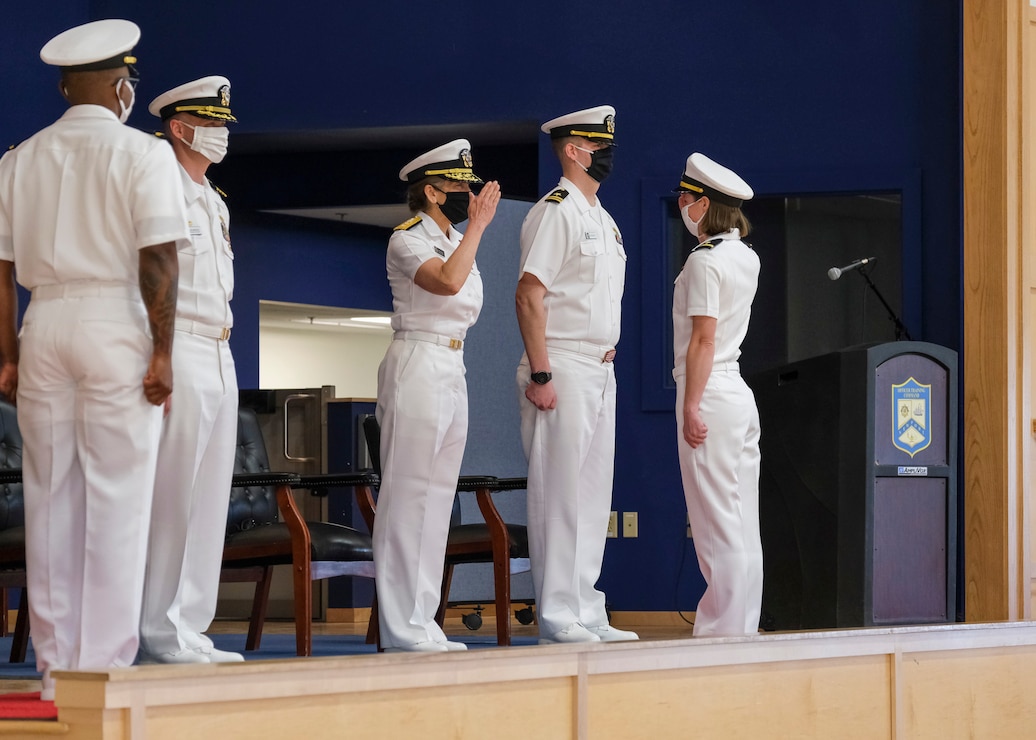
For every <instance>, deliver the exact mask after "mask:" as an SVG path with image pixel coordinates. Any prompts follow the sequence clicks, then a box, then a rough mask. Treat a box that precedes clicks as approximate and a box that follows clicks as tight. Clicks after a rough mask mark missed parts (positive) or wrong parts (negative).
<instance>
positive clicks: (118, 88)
mask: <svg viewBox="0 0 1036 740" xmlns="http://www.w3.org/2000/svg"><path fill="white" fill-rule="evenodd" d="M125 82H126V78H125V77H120V78H119V81H118V82H116V83H115V96H116V97H117V98H118V99H119V122H120V123H126V121H128V120H129V117H130V112H131V111H132V110H133V104H134V103H135V102H137V91H136V90H135V89H134V87H133V85H130V102H129V105H126V104H125V103H123V102H122V85H123V83H125Z"/></svg>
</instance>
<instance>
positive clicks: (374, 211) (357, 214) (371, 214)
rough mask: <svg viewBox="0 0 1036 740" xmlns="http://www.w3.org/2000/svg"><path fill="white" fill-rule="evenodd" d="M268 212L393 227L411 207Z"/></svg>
mask: <svg viewBox="0 0 1036 740" xmlns="http://www.w3.org/2000/svg"><path fill="white" fill-rule="evenodd" d="M266 213H281V214H284V215H286V216H302V217H303V218H319V219H324V220H326V221H339V222H342V223H351V224H365V225H367V226H384V227H385V228H388V229H391V228H393V227H394V226H398V225H399V224H401V223H403V222H404V221H406V220H407V219H408V218H410V209H409V208H407V206H406V205H405V204H403V203H390V204H383V205H368V206H340V207H336V208H278V209H271V210H268V211H266Z"/></svg>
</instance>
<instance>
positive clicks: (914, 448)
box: [892, 377, 932, 457]
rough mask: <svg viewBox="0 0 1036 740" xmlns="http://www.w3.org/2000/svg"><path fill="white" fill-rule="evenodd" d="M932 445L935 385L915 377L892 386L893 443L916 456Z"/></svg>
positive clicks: (911, 455)
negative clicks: (933, 392)
mask: <svg viewBox="0 0 1036 740" xmlns="http://www.w3.org/2000/svg"><path fill="white" fill-rule="evenodd" d="M931 443H932V386H931V385H930V384H929V385H924V384H923V383H918V382H917V380H915V379H914V378H913V377H911V378H910V379H909V380H907V381H905V382H903V383H900V384H899V385H893V386H892V444H893V445H895V446H896V447H897V448H898V449H900V450H903V452H905V453H907V454H908V455H910V457H913V456H914V455H916V454H917V453H918V452H920V451H921V450H923V449H925V448H926V447H928V445H930V444H931Z"/></svg>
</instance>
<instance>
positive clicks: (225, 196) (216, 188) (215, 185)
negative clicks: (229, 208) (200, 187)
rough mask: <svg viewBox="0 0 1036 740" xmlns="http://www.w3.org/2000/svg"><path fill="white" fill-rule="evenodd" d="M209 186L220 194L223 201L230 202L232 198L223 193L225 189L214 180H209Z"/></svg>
mask: <svg viewBox="0 0 1036 740" xmlns="http://www.w3.org/2000/svg"><path fill="white" fill-rule="evenodd" d="M209 185H211V186H212V189H213V190H215V191H216V192H217V193H219V197H220V198H222V199H223V200H228V199H229V198H230V196H229V195H227V194H226V193H225V192H223V189H222V188H221V187H220V186H219V185H217V184H216V183H214V182H213V181H212V180H209Z"/></svg>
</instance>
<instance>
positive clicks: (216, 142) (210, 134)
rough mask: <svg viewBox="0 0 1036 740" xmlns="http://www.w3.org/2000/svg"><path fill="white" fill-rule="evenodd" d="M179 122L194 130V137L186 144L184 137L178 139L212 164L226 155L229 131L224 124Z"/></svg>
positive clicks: (220, 160) (217, 162) (218, 161)
mask: <svg viewBox="0 0 1036 740" xmlns="http://www.w3.org/2000/svg"><path fill="white" fill-rule="evenodd" d="M180 123H183V125H184V126H186V127H187V128H189V129H191V130H192V131H194V138H193V139H192V140H191V143H190V144H187V140H186V139H183V138H181V139H180V140H181V141H182V142H183V143H184V144H187V145H188V146H189V147H190V148H191V149H193V150H194V151H196V152H198V154H200V155H201V156H203V157H205V159H207V160H209V161H210V162H212V163H213V164H219V163H220V162H222V161H223V157H225V156H227V149H228V148H229V142H230V131H228V130H227V127H226V126H192V125H191V124H189V123H184V122H183V121H180Z"/></svg>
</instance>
